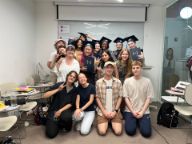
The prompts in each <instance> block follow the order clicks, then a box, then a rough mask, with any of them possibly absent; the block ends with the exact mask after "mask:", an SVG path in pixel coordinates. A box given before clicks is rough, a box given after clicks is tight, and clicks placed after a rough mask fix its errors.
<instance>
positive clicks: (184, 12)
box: [180, 7, 192, 19]
mask: <svg viewBox="0 0 192 144" xmlns="http://www.w3.org/2000/svg"><path fill="white" fill-rule="evenodd" d="M180 16H181V18H183V19H189V18H190V17H191V16H192V8H191V7H184V8H182V9H181V11H180Z"/></svg>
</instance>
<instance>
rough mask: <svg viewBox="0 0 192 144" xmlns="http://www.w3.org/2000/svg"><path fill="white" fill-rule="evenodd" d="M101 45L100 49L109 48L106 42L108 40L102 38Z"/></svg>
mask: <svg viewBox="0 0 192 144" xmlns="http://www.w3.org/2000/svg"><path fill="white" fill-rule="evenodd" d="M101 47H102V49H104V50H105V49H108V48H109V44H108V41H106V40H104V41H103V42H102V44H101Z"/></svg>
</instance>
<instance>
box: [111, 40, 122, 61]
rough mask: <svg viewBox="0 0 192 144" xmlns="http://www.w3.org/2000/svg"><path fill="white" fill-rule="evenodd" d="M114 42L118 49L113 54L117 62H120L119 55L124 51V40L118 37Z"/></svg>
mask: <svg viewBox="0 0 192 144" xmlns="http://www.w3.org/2000/svg"><path fill="white" fill-rule="evenodd" d="M113 42H114V43H116V48H117V49H116V50H115V51H113V54H114V55H115V58H116V60H118V58H119V53H120V52H121V50H122V49H123V42H124V39H123V38H120V37H117V38H116V39H115V40H114V41H113Z"/></svg>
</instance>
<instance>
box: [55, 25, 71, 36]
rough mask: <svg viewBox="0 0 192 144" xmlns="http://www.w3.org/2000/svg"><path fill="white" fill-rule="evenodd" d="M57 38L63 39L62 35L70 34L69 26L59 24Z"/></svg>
mask: <svg viewBox="0 0 192 144" xmlns="http://www.w3.org/2000/svg"><path fill="white" fill-rule="evenodd" d="M58 31H59V32H58V34H59V38H63V35H65V34H69V33H70V25H66V24H61V25H59V29H58Z"/></svg>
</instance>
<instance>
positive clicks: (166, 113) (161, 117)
mask: <svg viewBox="0 0 192 144" xmlns="http://www.w3.org/2000/svg"><path fill="white" fill-rule="evenodd" d="M178 114H179V113H178V111H176V110H175V109H174V105H173V104H172V103H169V102H164V103H163V104H162V105H161V107H160V110H159V112H158V115H157V124H159V125H163V126H165V127H168V128H170V127H177V125H178V122H179V121H178Z"/></svg>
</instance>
